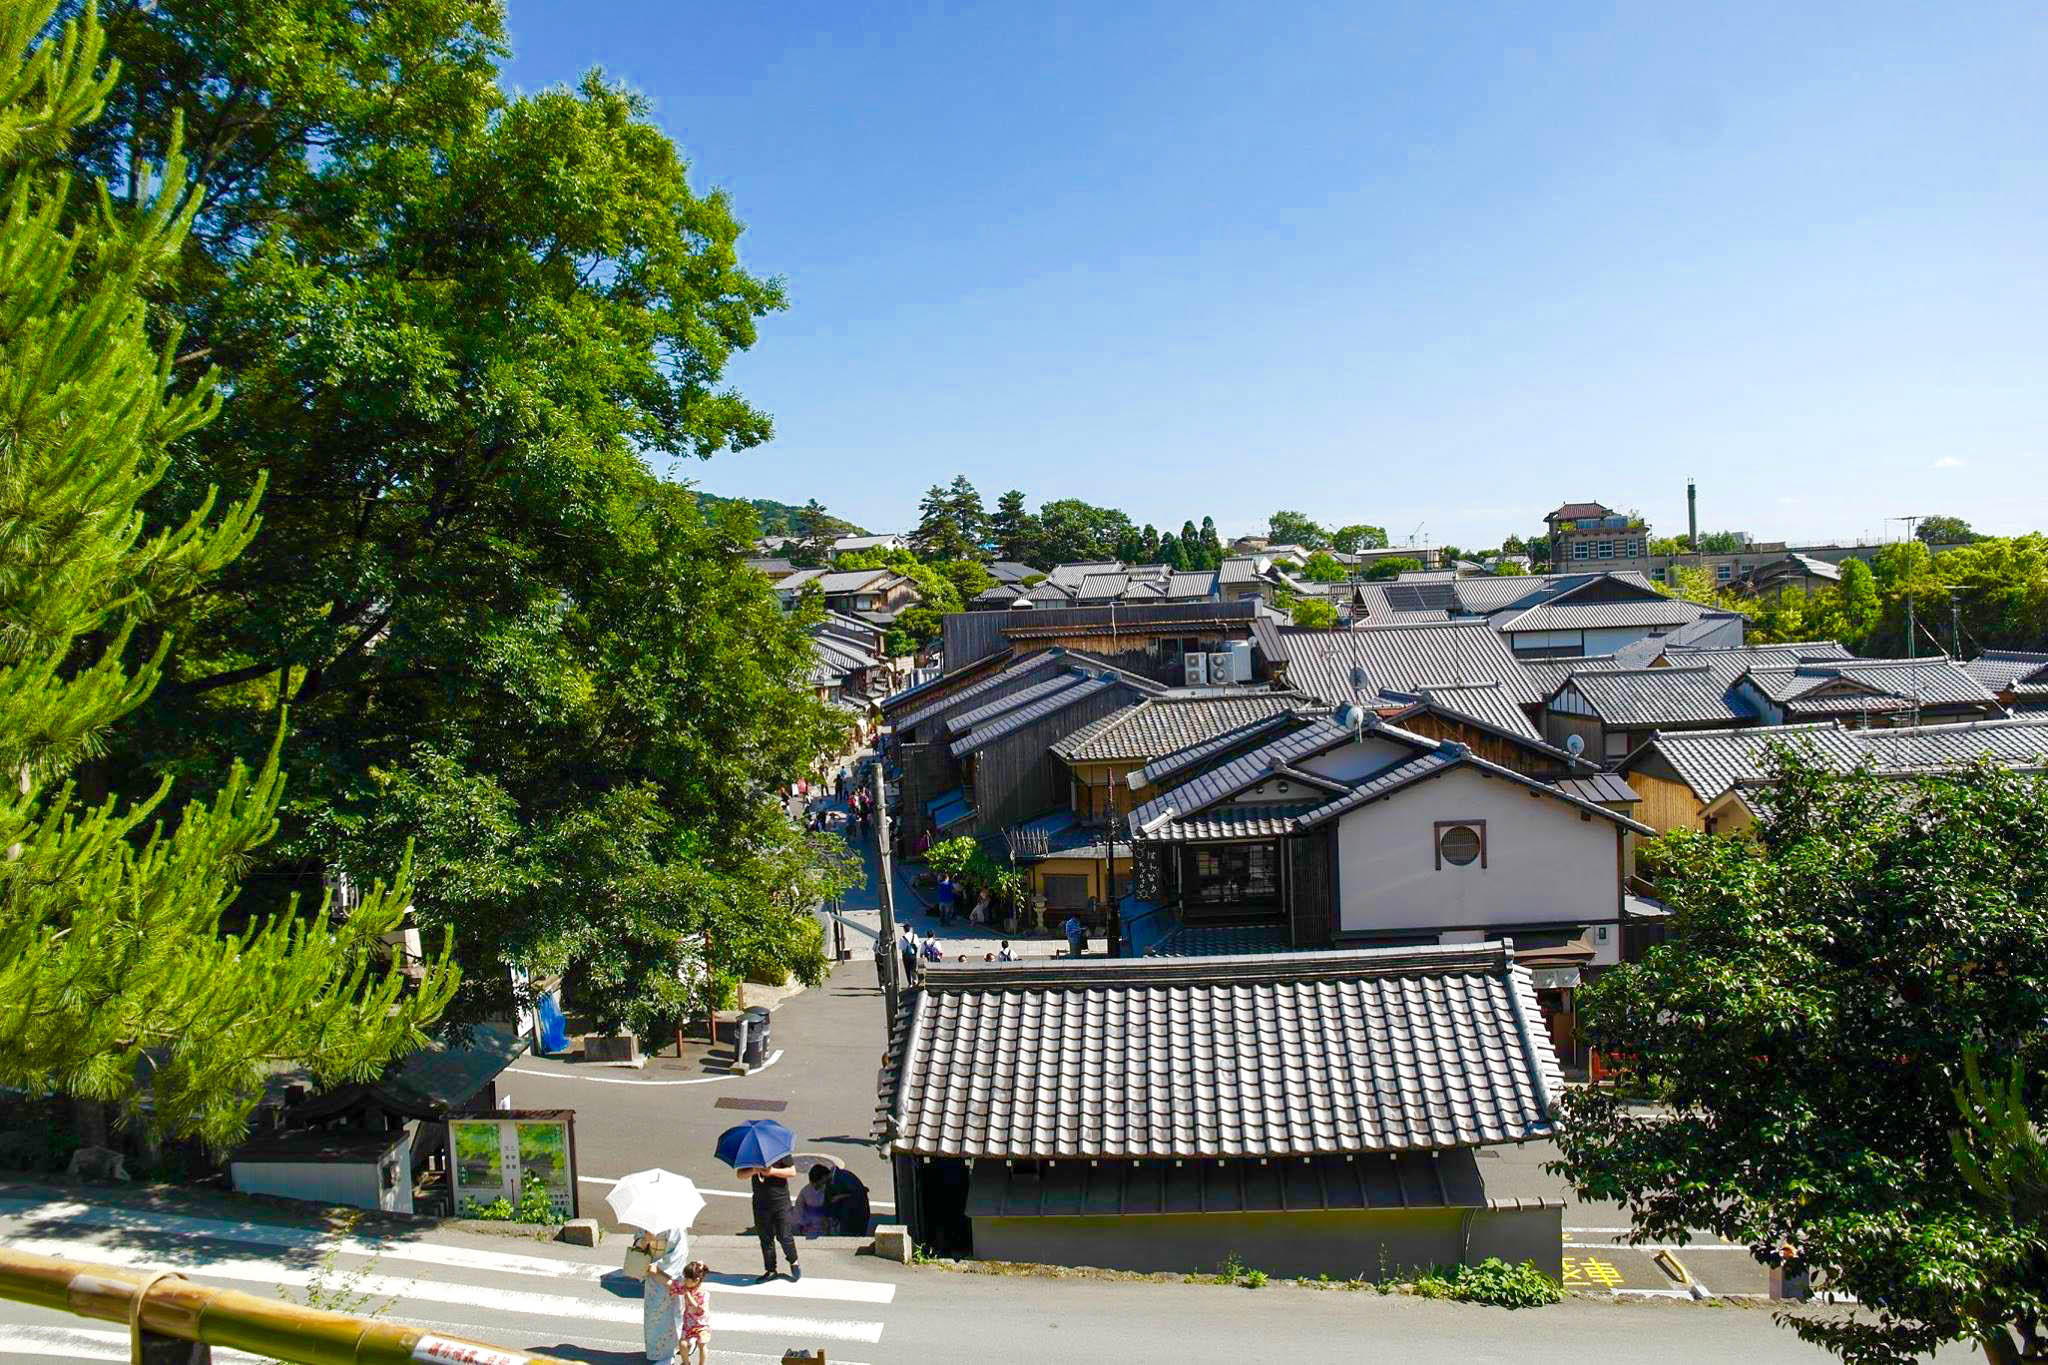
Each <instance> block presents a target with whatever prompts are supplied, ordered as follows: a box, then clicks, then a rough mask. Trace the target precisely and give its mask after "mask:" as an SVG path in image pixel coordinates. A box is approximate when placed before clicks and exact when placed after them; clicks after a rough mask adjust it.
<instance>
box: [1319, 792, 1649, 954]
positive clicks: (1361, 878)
mask: <svg viewBox="0 0 2048 1365" xmlns="http://www.w3.org/2000/svg"><path fill="white" fill-rule="evenodd" d="M1579 814H1580V812H1579V810H1578V809H1577V808H1576V807H1574V806H1571V805H1569V804H1567V803H1566V802H1563V801H1559V800H1556V799H1554V798H1552V797H1547V796H1531V795H1530V793H1529V789H1528V788H1527V787H1524V786H1521V785H1520V784H1518V783H1514V782H1510V781H1508V780H1506V779H1505V778H1498V777H1496V778H1487V777H1482V776H1481V775H1480V774H1479V773H1477V772H1475V771H1474V770H1472V769H1470V768H1465V769H1459V770H1457V771H1454V772H1451V773H1449V774H1446V775H1445V776H1443V777H1440V778H1435V779H1432V780H1429V781H1425V782H1420V783H1418V784H1416V785H1415V786H1413V787H1410V788H1408V789H1407V790H1405V791H1403V792H1401V793H1400V794H1399V795H1397V796H1395V797H1393V798H1391V799H1389V800H1385V801H1377V802H1374V803H1372V804H1370V805H1367V806H1363V807H1361V808H1360V809H1358V810H1355V811H1352V812H1350V813H1349V814H1347V815H1345V816H1344V817H1343V818H1342V820H1341V821H1339V823H1338V827H1337V859H1338V862H1337V867H1338V878H1337V884H1338V889H1339V892H1340V895H1341V904H1340V905H1339V907H1338V928H1339V931H1340V932H1343V933H1375V932H1384V931H1409V932H1412V931H1416V930H1422V931H1428V930H1432V929H1438V928H1450V927H1453V926H1455V927H1458V928H1462V929H1470V928H1473V927H1479V926H1485V925H1496V924H1497V925H1513V924H1542V923H1552V922H1565V923H1581V924H1586V923H1593V922H1595V921H1604V922H1609V923H1612V922H1613V921H1614V920H1615V919H1616V917H1617V910H1616V892H1617V882H1616V876H1617V862H1616V859H1615V826H1614V824H1613V823H1612V822H1611V821H1608V820H1603V819H1601V818H1600V817H1599V816H1594V817H1593V818H1591V819H1590V820H1581V819H1580V818H1579ZM1439 820H1484V821H1485V822H1486V864H1487V865H1486V866H1485V867H1483V868H1482V867H1481V866H1480V865H1479V864H1478V863H1477V862H1473V863H1471V864H1470V865H1469V866H1466V867H1456V866H1453V865H1452V864H1450V863H1445V864H1444V866H1443V868H1442V869H1441V870H1438V868H1437V866H1436V830H1435V824H1436V822H1437V821H1439ZM1609 937H1610V939H1611V938H1613V935H1611V934H1610V936H1609Z"/></svg>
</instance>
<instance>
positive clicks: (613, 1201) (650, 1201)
mask: <svg viewBox="0 0 2048 1365" xmlns="http://www.w3.org/2000/svg"><path fill="white" fill-rule="evenodd" d="M604 1202H605V1203H607V1204H609V1205H611V1206H612V1216H613V1217H614V1218H616V1219H618V1220H619V1221H620V1222H621V1223H624V1224H626V1225H627V1226H628V1227H636V1228H640V1229H642V1230H644V1231H647V1232H655V1233H661V1232H669V1231H672V1230H674V1229H677V1228H687V1227H689V1226H690V1224H691V1223H693V1222H695V1221H696V1220H697V1215H698V1214H699V1213H702V1212H703V1211H704V1196H703V1195H701V1194H699V1193H697V1185H696V1182H694V1181H692V1180H691V1179H690V1177H688V1176H686V1175H677V1174H676V1173H675V1172H674V1171H664V1170H662V1169H661V1168H660V1167H659V1166H657V1167H655V1168H654V1169H653V1170H651V1171H635V1172H633V1174H631V1175H629V1176H627V1177H625V1178H624V1179H623V1180H621V1181H619V1183H618V1184H616V1185H614V1186H612V1188H611V1193H609V1194H607V1195H606V1196H605V1197H604Z"/></svg>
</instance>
